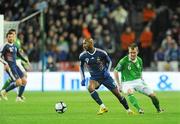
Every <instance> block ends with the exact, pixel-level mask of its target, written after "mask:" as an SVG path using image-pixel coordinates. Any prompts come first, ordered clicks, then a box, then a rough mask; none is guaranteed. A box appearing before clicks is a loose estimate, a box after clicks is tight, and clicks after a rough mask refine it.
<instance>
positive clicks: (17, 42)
mask: <svg viewBox="0 0 180 124" xmlns="http://www.w3.org/2000/svg"><path fill="white" fill-rule="evenodd" d="M8 32H12V33H13V34H14V44H15V46H16V47H17V48H18V49H20V52H23V50H22V48H21V41H20V40H19V39H18V38H17V37H16V30H15V29H10V30H9V31H8ZM25 58H26V60H28V58H27V57H25ZM22 63H23V64H22ZM16 64H17V66H18V67H19V69H20V70H21V71H22V72H23V74H24V75H25V77H26V78H27V72H26V70H25V67H24V66H29V65H30V64H29V61H28V63H27V62H24V61H22V60H21V58H19V57H17V58H16ZM11 82H12V80H11V78H9V79H7V80H6V82H5V84H4V86H3V87H2V89H1V90H3V89H6V88H7V87H8V86H9V85H10V83H11ZM24 90H25V86H24V85H23V86H20V87H19V90H18V93H17V95H18V96H17V97H16V101H17V102H23V101H24V99H25V97H24V96H23V93H24Z"/></svg>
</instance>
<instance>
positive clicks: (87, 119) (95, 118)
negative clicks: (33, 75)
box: [0, 91, 180, 124]
mask: <svg viewBox="0 0 180 124" xmlns="http://www.w3.org/2000/svg"><path fill="white" fill-rule="evenodd" d="M99 95H100V97H101V98H102V100H103V102H104V103H105V105H106V106H107V107H108V109H109V112H108V113H105V114H103V115H96V112H97V111H98V110H99V106H98V105H97V104H96V103H95V102H94V101H93V100H92V99H91V97H90V95H89V93H88V92H44V93H42V92H25V96H26V101H25V102H24V103H16V102H15V97H16V94H15V93H14V92H11V93H10V94H9V95H8V98H9V100H8V101H2V100H1V101H0V124H110V123H111V124H116V123H117V124H180V107H179V106H180V92H157V96H158V97H159V99H160V103H161V106H162V107H163V108H164V109H165V112H164V113H161V114H157V113H156V110H155V108H154V106H153V105H152V103H151V101H150V99H149V98H148V97H146V96H144V95H141V94H139V93H137V94H135V95H136V97H137V99H138V100H139V103H140V104H141V106H142V107H143V109H144V111H145V114H144V115H138V114H137V115H133V116H129V115H127V113H126V111H125V110H124V108H123V107H122V105H120V104H119V102H118V100H117V99H116V98H115V97H114V96H113V95H112V94H111V93H110V92H106V91H104V92H99ZM60 100H61V101H64V102H65V103H66V104H67V106H68V110H67V111H66V112H65V113H64V114H58V113H56V112H55V110H54V105H55V103H56V102H57V101H60ZM129 105H130V104H129ZM130 107H131V108H132V109H133V110H135V109H134V108H133V107H132V106H131V105H130Z"/></svg>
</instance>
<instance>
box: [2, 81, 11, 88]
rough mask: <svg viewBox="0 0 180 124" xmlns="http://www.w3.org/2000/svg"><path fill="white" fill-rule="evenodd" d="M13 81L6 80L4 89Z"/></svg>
mask: <svg viewBox="0 0 180 124" xmlns="http://www.w3.org/2000/svg"><path fill="white" fill-rule="evenodd" d="M11 82H12V80H11V79H7V80H6V82H5V84H4V85H3V87H2V90H3V89H6V88H7V87H8V86H9V84H10V83H11Z"/></svg>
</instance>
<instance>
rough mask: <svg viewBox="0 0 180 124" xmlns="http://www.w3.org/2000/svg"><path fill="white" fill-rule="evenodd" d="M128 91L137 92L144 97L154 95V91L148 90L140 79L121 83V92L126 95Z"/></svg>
mask: <svg viewBox="0 0 180 124" xmlns="http://www.w3.org/2000/svg"><path fill="white" fill-rule="evenodd" d="M128 90H131V91H133V92H134V91H138V92H140V93H143V94H145V95H150V94H152V93H154V91H153V90H152V89H150V88H149V87H148V86H147V85H146V84H145V82H144V81H143V80H142V79H136V80H133V81H126V82H122V91H123V92H124V93H126V94H127V93H128Z"/></svg>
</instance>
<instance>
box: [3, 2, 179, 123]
mask: <svg viewBox="0 0 180 124" xmlns="http://www.w3.org/2000/svg"><path fill="white" fill-rule="evenodd" d="M42 2H45V3H46V4H47V8H46V9H45V10H43V12H42V13H39V12H38V11H39V9H40V8H41V7H40V6H39V5H40V3H42ZM39 7H40V8H39ZM36 12H38V13H37V15H35V16H33V17H32V18H29V19H28V20H26V21H24V22H22V23H20V24H19V25H17V23H13V24H12V25H11V26H12V27H13V28H17V30H18V38H19V40H20V41H21V43H22V44H23V45H22V46H23V49H24V52H25V54H27V56H28V57H29V60H30V63H31V68H29V69H28V71H29V72H28V83H27V87H26V90H30V91H66V90H68V91H70V92H43V93H42V92H25V96H26V97H27V100H26V103H25V104H17V103H15V102H14V98H15V94H14V93H13V92H11V93H10V95H9V101H8V102H6V101H2V102H0V123H1V122H2V124H10V123H18V124H21V123H24V122H25V123H33V124H36V123H39V122H40V123H54V124H55V123H65V124H66V123H70V124H73V123H74V124H75V123H76V124H77V123H105V124H106V123H111V122H114V123H120V122H122V123H133V124H134V123H135V122H137V123H139V124H144V123H145V124H146V123H149V124H150V123H151V122H152V123H159V124H160V123H162V124H165V123H167V124H169V123H173V124H179V123H180V120H179V119H178V118H179V113H180V112H179V111H180V110H179V108H178V107H176V106H177V105H178V104H179V99H180V98H179V96H180V95H179V91H180V73H179V70H180V1H179V0H46V1H42V0H0V14H2V15H4V20H5V22H9V21H11V22H12V21H19V20H22V19H24V18H26V17H29V16H30V15H32V14H34V13H36ZM43 18H44V20H43ZM5 22H4V23H5ZM43 23H44V26H43ZM4 25H5V24H4ZM4 25H2V23H0V27H2V26H4ZM11 26H10V25H9V27H11ZM4 30H7V28H6V27H4ZM0 35H2V34H0ZM87 37H93V38H94V39H95V41H96V44H95V46H97V47H99V48H102V49H104V50H105V51H107V52H108V54H109V55H110V57H111V59H112V62H113V65H112V70H113V68H114V66H115V65H116V63H117V62H118V60H119V59H120V58H122V57H123V56H124V55H125V54H126V53H127V45H128V44H130V43H132V42H136V43H137V44H138V45H139V48H140V54H139V55H140V56H141V57H142V59H143V61H144V73H143V76H144V78H145V80H146V81H147V83H149V86H150V87H151V88H153V89H154V90H156V91H167V92H157V95H158V96H159V98H160V101H161V103H162V105H163V107H164V108H165V110H166V113H165V114H162V115H156V114H155V113H154V111H153V108H152V106H151V105H150V104H151V103H150V101H148V98H146V97H144V96H142V95H139V94H137V96H138V99H139V100H140V102H141V103H142V105H143V106H144V109H145V112H146V114H145V115H144V116H143V117H139V116H134V117H129V116H127V115H125V114H124V111H123V110H122V107H119V105H118V102H117V101H116V100H115V98H114V97H113V98H112V94H110V93H109V92H100V95H101V96H102V98H103V100H104V101H105V103H107V106H108V107H109V108H110V112H109V113H110V114H109V113H108V114H107V115H105V116H103V117H97V116H96V115H95V112H96V110H97V106H96V104H95V103H94V101H92V100H91V99H90V96H89V94H88V92H74V91H80V90H86V87H81V86H80V74H79V60H78V58H79V53H80V52H81V51H82V46H81V43H82V39H83V38H87ZM1 42H2V41H1ZM0 71H3V69H2V68H1V70H0ZM87 75H88V74H87ZM1 77H2V75H0V78H1ZM87 77H88V76H87ZM7 78H8V76H7V74H5V76H4V80H5V79H7ZM0 80H1V79H0ZM2 84H3V81H2V80H1V82H0V87H1V86H2ZM100 90H105V89H104V87H101V88H100ZM172 91H173V92H172ZM58 100H63V101H64V102H65V103H67V105H68V111H67V113H65V115H64V116H57V115H56V114H54V113H55V111H54V104H55V103H56V102H57V101H58ZM114 101H116V102H114ZM117 113H118V114H117ZM87 118H88V119H87Z"/></svg>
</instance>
